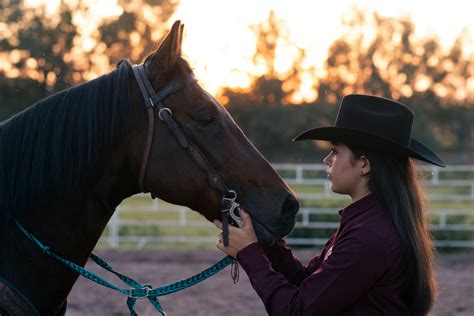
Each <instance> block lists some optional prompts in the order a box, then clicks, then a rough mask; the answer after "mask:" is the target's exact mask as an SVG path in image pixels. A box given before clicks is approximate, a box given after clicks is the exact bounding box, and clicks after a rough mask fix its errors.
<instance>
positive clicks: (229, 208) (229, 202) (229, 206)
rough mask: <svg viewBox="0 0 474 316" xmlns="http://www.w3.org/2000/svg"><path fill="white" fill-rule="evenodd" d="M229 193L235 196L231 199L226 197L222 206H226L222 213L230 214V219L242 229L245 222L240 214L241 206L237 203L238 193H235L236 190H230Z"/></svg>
mask: <svg viewBox="0 0 474 316" xmlns="http://www.w3.org/2000/svg"><path fill="white" fill-rule="evenodd" d="M227 193H231V194H232V195H233V196H232V197H230V198H228V197H224V198H223V199H222V202H223V203H222V204H223V205H224V206H225V207H224V208H223V210H222V212H229V215H230V217H231V218H232V219H233V220H234V221H235V222H236V223H237V225H238V226H239V227H240V228H242V227H243V226H244V221H243V219H242V217H241V216H240V213H239V206H240V204H239V203H237V202H236V201H235V200H237V192H235V191H234V190H229V191H228V192H227ZM236 211H237V213H236Z"/></svg>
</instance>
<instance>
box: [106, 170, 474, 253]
mask: <svg viewBox="0 0 474 316" xmlns="http://www.w3.org/2000/svg"><path fill="white" fill-rule="evenodd" d="M273 167H274V168H275V169H276V170H277V171H278V172H279V173H280V174H281V175H282V177H283V178H284V179H285V180H286V181H287V182H288V183H289V184H290V185H291V186H292V187H293V188H294V189H295V191H297V192H298V197H299V199H300V202H301V205H302V207H301V208H300V211H299V212H298V216H297V222H296V226H295V230H294V231H293V233H292V234H290V236H289V237H288V239H287V241H288V243H289V244H292V245H302V246H305V245H306V246H309V245H322V244H324V243H325V242H326V240H327V238H328V237H329V236H330V232H331V231H334V230H336V229H337V227H338V225H339V223H338V217H337V214H338V213H337V210H338V209H339V208H340V207H342V206H344V205H346V204H347V203H348V201H349V200H348V198H347V197H345V196H342V195H337V194H334V193H332V192H331V190H330V187H329V182H328V181H327V179H326V177H325V176H326V173H325V167H324V166H323V165H316V164H274V165H273ZM421 172H422V177H423V179H424V183H425V186H426V187H427V190H428V192H429V194H428V198H429V199H430V200H431V201H432V202H431V203H432V207H431V209H430V215H431V216H430V217H431V218H432V221H431V226H430V229H431V231H432V233H433V235H434V237H435V241H434V242H435V245H436V246H437V247H461V248H474V165H461V166H449V167H446V168H442V169H441V168H438V167H427V166H423V167H422V168H421ZM307 191H310V192H311V193H308V192H307ZM322 201H324V202H326V203H329V204H335V205H337V207H336V206H331V207H321V206H320V205H321V204H324V203H322ZM213 227H214V226H213V225H212V224H211V223H209V222H207V221H206V220H204V219H203V218H202V217H200V216H199V215H198V214H197V213H195V212H193V211H191V210H189V209H188V208H186V207H182V206H176V205H171V204H167V203H165V202H163V201H160V200H153V201H152V200H151V199H150V198H149V196H148V195H144V194H141V195H137V196H134V197H132V198H131V199H129V201H125V202H124V203H122V204H121V205H120V206H119V207H118V209H117V211H116V212H115V214H114V216H113V217H112V219H111V220H110V222H109V224H108V226H107V229H106V232H105V233H104V235H103V236H102V238H101V244H102V245H105V246H108V247H118V246H120V245H123V244H127V245H133V246H134V247H139V248H141V247H143V246H145V245H147V244H201V245H213V244H214V243H215V240H216V235H217V233H216V230H215V229H214V228H213ZM317 231H320V232H321V233H320V234H318V233H316V232H317ZM314 235H317V236H318V237H314ZM308 236H309V237H308Z"/></svg>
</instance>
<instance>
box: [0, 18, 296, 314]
mask: <svg viewBox="0 0 474 316" xmlns="http://www.w3.org/2000/svg"><path fill="white" fill-rule="evenodd" d="M182 33H183V26H182V25H181V24H180V22H179V21H178V22H176V23H175V24H174V25H173V27H172V29H171V31H170V33H169V34H168V35H167V37H166V38H165V40H164V41H163V42H162V43H161V45H160V46H159V48H158V49H157V50H156V51H155V52H153V53H152V54H151V55H149V56H148V57H147V58H146V60H145V61H144V63H143V65H144V69H145V70H146V73H147V76H148V79H149V81H150V82H151V84H152V85H153V88H154V89H155V90H156V91H161V90H162V89H163V88H164V87H166V86H167V84H168V83H169V82H170V81H172V80H182V81H185V80H187V79H186V78H189V77H190V76H191V75H192V70H191V68H190V67H189V65H188V63H187V62H186V61H185V60H184V59H183V57H182V56H181V41H182ZM203 49H205V48H203ZM162 102H163V104H164V105H165V106H166V107H168V108H169V109H171V111H172V114H173V117H174V118H175V120H176V122H177V125H178V126H179V127H180V128H181V129H182V130H183V131H184V133H185V134H186V137H187V138H188V139H189V141H191V142H192V143H194V144H195V145H196V147H197V148H199V150H200V151H201V152H202V154H203V156H204V157H205V158H206V159H207V163H208V164H209V165H210V166H212V168H213V170H216V171H217V172H219V173H220V174H221V175H222V176H223V178H224V180H225V182H226V184H227V185H228V186H229V187H231V188H232V189H233V190H235V191H236V192H237V194H238V197H239V203H240V204H241V205H242V206H243V207H245V208H246V209H247V211H248V212H249V213H250V214H251V216H252V219H253V223H254V227H255V229H256V233H257V236H258V239H259V241H260V242H262V243H267V244H268V243H271V242H272V241H273V240H274V239H275V238H279V237H282V236H284V235H286V234H288V233H289V232H290V231H291V229H292V228H293V227H294V219H295V214H296V212H297V210H298V206H299V205H298V202H297V200H296V198H295V195H294V193H293V192H292V191H291V189H290V188H289V187H288V186H287V185H286V184H285V182H284V181H283V180H282V179H281V178H280V177H279V176H278V174H277V173H276V172H275V171H274V170H273V169H272V167H271V166H270V164H269V163H268V162H267V161H266V160H265V158H264V157H262V155H261V154H260V153H259V152H258V151H257V149H256V148H255V147H254V146H253V145H252V144H251V143H250V142H249V140H248V139H247V138H246V137H245V135H244V134H243V133H242V131H241V130H240V129H239V127H238V126H237V125H236V124H235V122H234V121H233V120H232V118H231V117H230V115H229V114H228V112H227V111H226V110H225V109H224V107H223V106H222V105H220V104H219V103H218V101H217V100H216V99H214V98H213V97H212V96H211V95H210V94H209V93H207V92H206V91H205V90H203V89H202V88H201V87H200V86H199V84H198V83H197V82H195V81H193V82H191V83H189V84H187V85H186V86H185V87H183V88H182V89H180V90H179V91H175V92H174V93H171V94H170V95H167V96H166V97H165V98H164V99H163V101H162ZM144 103H145V102H144V99H143V97H142V95H141V92H140V87H139V86H138V84H137V81H136V80H135V77H134V74H133V71H132V67H131V65H130V64H129V63H128V62H122V63H120V64H119V66H118V67H117V69H115V70H114V71H112V72H110V73H108V74H106V75H103V76H101V77H99V78H97V79H95V80H92V81H90V82H87V83H84V84H81V85H78V86H76V87H73V88H70V89H67V90H65V91H62V92H59V93H57V94H55V95H53V96H50V97H48V98H46V99H43V100H40V101H38V102H37V103H36V104H34V105H33V106H31V107H30V108H28V109H27V110H25V111H23V112H22V113H19V114H17V115H15V116H14V117H12V118H10V119H9V120H7V121H5V122H3V123H1V125H0V278H2V279H4V280H6V281H7V282H8V283H9V284H11V285H13V286H14V287H15V288H16V289H17V290H18V292H20V293H21V294H22V295H23V297H24V298H26V299H27V300H28V301H29V302H31V304H32V305H33V306H34V307H35V309H36V310H37V311H38V312H39V313H40V314H41V315H56V314H58V313H60V312H61V311H62V310H63V307H64V304H65V301H66V298H67V296H68V294H69V292H70V290H71V288H72V286H73V284H74V282H75V281H76V279H77V277H78V274H77V273H76V272H73V271H72V270H70V269H68V268H67V267H66V266H64V265H62V264H61V263H59V262H57V261H55V260H54V259H52V258H51V257H49V256H47V255H46V254H45V253H43V252H42V251H41V250H40V249H39V248H37V246H36V245H34V244H33V243H32V242H31V241H30V240H29V239H28V238H26V237H25V235H24V234H22V232H21V231H20V230H19V228H18V227H17V226H16V225H15V224H14V223H15V221H18V222H21V223H22V225H23V226H24V227H26V228H27V229H28V230H29V231H30V232H31V233H33V234H34V235H35V236H36V237H37V238H38V239H40V240H41V241H42V242H43V243H45V244H47V245H48V246H50V247H51V249H54V251H55V252H56V253H57V254H58V255H60V256H62V257H64V258H67V259H69V260H71V261H72V262H75V263H77V264H79V265H81V266H84V265H85V263H86V261H87V259H88V256H89V254H90V253H91V251H92V250H93V248H94V247H95V245H96V243H97V241H98V239H99V237H100V235H101V233H102V231H103V230H104V228H105V226H106V224H107V222H108V221H109V219H110V217H111V216H112V214H113V213H114V211H115V208H116V207H117V206H118V205H119V204H120V203H121V201H122V200H123V199H125V198H127V197H129V196H131V195H133V194H136V193H139V192H141V191H144V192H150V193H151V196H152V197H159V198H161V199H163V200H166V201H169V202H171V203H175V204H180V205H185V206H188V207H190V208H191V209H193V210H195V211H197V212H199V213H200V214H202V215H203V216H205V217H206V218H207V219H208V220H210V221H212V220H214V219H216V218H217V219H220V218H221V216H222V215H221V202H222V200H221V199H222V194H221V193H220V192H219V191H218V190H216V189H215V188H213V187H212V186H210V185H209V180H208V179H207V176H206V174H205V173H204V172H203V171H202V169H200V168H199V167H198V166H197V164H196V162H195V161H193V159H191V157H190V155H189V154H188V153H187V152H186V150H183V148H182V146H180V144H179V142H178V141H177V139H176V137H174V136H173V131H172V130H170V128H169V127H168V126H166V124H164V123H163V122H162V121H160V120H156V122H155V124H154V127H153V128H152V129H151V133H152V135H153V142H152V143H151V148H150V151H149V157H148V163H147V164H146V168H145V172H144V175H143V181H142V182H143V184H142V186H143V190H142V189H140V184H139V182H140V181H139V178H140V170H141V166H142V162H143V155H144V152H145V151H146V150H145V148H146V143H147V139H148V138H147V135H148V133H149V132H148V130H149V121H148V116H147V109H146V107H145V106H144ZM154 115H155V116H157V115H158V113H156V112H155V113H154ZM2 295H3V296H2ZM5 295H6V293H1V287H0V300H2V297H4V296H5Z"/></svg>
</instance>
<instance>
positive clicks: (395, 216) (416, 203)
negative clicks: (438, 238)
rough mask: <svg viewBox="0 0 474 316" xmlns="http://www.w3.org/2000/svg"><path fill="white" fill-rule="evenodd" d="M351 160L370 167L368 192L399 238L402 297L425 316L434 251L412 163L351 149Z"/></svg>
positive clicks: (431, 286) (431, 287)
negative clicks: (363, 160)
mask: <svg viewBox="0 0 474 316" xmlns="http://www.w3.org/2000/svg"><path fill="white" fill-rule="evenodd" d="M348 147H349V149H351V151H352V153H353V156H354V158H360V157H361V156H365V157H366V158H367V159H368V160H369V162H370V165H371V172H370V177H369V182H368V186H369V190H370V191H371V192H372V193H373V194H374V195H375V196H376V197H377V199H378V200H379V201H380V203H381V204H382V206H383V207H384V208H385V210H386V211H387V212H388V213H389V215H390V217H391V219H392V221H393V224H394V226H395V228H396V230H397V232H398V234H399V236H400V239H401V243H402V247H403V251H404V257H405V262H406V271H407V281H406V284H405V295H406V301H407V302H408V306H409V308H410V311H411V312H412V314H413V315H426V314H427V313H428V312H429V311H430V309H431V307H432V305H433V301H434V299H435V296H436V281H435V279H434V274H433V259H434V255H435V249H434V247H433V244H432V240H431V236H430V233H429V229H428V223H427V222H426V221H425V217H424V215H425V214H424V203H425V201H426V200H425V198H424V190H423V187H422V185H421V183H420V181H419V179H418V178H419V173H418V170H417V167H416V165H415V163H414V162H413V161H412V160H411V159H410V158H408V157H397V156H394V155H389V154H384V153H381V152H373V151H370V150H365V149H362V148H360V147H352V146H350V145H348Z"/></svg>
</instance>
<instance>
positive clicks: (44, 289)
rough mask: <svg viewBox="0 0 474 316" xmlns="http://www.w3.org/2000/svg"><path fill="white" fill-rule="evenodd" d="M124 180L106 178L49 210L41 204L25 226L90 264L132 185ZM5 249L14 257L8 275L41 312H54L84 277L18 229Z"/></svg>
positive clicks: (66, 255) (69, 256)
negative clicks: (124, 183) (93, 254)
mask: <svg viewBox="0 0 474 316" xmlns="http://www.w3.org/2000/svg"><path fill="white" fill-rule="evenodd" d="M120 181H123V179H121V180H114V179H113V178H112V177H103V178H102V179H101V180H100V181H98V182H97V183H96V184H95V185H94V187H93V188H92V190H90V191H88V193H86V194H84V195H82V196H81V195H80V194H76V197H75V198H72V197H64V199H63V200H61V201H55V202H54V203H52V205H49V206H48V208H44V207H39V208H38V209H35V210H33V211H32V212H31V213H29V214H28V217H25V218H24V222H23V224H24V225H25V226H26V227H28V229H29V230H30V231H31V233H33V234H34V235H35V236H36V237H37V238H38V239H40V240H41V241H42V242H43V243H44V244H45V245H47V246H49V247H50V248H51V250H52V251H54V252H55V253H57V254H58V255H60V256H62V257H64V258H67V259H68V260H70V261H72V262H74V263H77V264H79V265H82V266H83V265H84V264H85V263H86V261H87V258H88V257H89V255H90V253H91V252H92V250H93V248H94V247H95V245H96V243H97V241H98V239H99V238H100V235H101V234H102V232H103V230H104V228H105V226H106V224H107V222H108V221H109V219H110V217H111V216H112V215H113V212H114V210H115V207H116V206H117V204H118V203H120V201H121V199H122V198H125V197H126V196H125V195H126V194H128V193H126V192H128V189H126V188H125V189H124V188H123V187H122V190H119V187H120V186H121V182H120ZM12 231H14V232H13V233H12V235H11V237H10V238H12V242H8V243H7V244H8V246H7V247H6V248H4V249H3V255H4V256H6V258H8V259H7V260H8V262H7V263H6V266H3V267H2V269H1V270H2V271H0V274H2V275H3V276H4V277H5V278H7V279H8V280H9V281H10V282H11V283H12V284H14V285H15V286H16V287H17V288H18V289H19V290H20V291H21V292H22V293H23V294H24V295H25V296H26V297H27V298H28V299H29V300H30V301H31V303H32V304H33V305H34V306H35V307H36V308H37V309H38V310H39V312H40V314H41V315H43V314H54V312H55V311H57V310H59V309H60V307H61V306H62V304H63V302H64V300H65V299H66V297H67V295H68V294H69V292H70V290H71V288H72V286H73V284H74V283H75V282H76V280H77V277H78V275H77V274H76V273H74V272H72V270H70V269H69V268H68V267H66V266H65V265H63V264H62V263H60V262H58V261H56V260H54V259H53V258H51V257H49V256H48V255H47V254H45V253H43V252H42V251H41V250H40V249H39V248H38V247H37V246H36V245H35V244H33V243H32V242H31V241H30V240H29V239H27V238H26V236H24V235H22V233H21V232H20V231H19V230H18V229H17V228H16V227H13V229H12Z"/></svg>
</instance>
